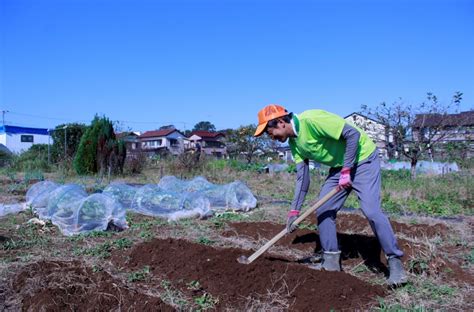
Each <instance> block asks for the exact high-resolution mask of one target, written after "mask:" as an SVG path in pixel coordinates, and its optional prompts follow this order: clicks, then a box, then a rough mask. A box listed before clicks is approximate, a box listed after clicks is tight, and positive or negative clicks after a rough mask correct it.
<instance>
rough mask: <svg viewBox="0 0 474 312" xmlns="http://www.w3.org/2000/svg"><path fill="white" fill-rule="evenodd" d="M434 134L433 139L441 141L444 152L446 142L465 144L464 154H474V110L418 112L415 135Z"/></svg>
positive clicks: (414, 123) (440, 149)
mask: <svg viewBox="0 0 474 312" xmlns="http://www.w3.org/2000/svg"><path fill="white" fill-rule="evenodd" d="M430 131H436V132H435V133H431V134H432V141H438V142H440V143H441V145H440V146H439V147H440V148H439V151H438V152H441V154H443V153H444V149H445V147H446V144H449V143H451V144H452V145H459V146H464V148H463V156H464V157H472V156H474V110H471V111H467V112H460V113H457V114H446V115H441V114H417V115H416V116H415V121H414V122H413V136H414V137H419V136H420V134H423V135H429V134H430V133H429V132H430Z"/></svg>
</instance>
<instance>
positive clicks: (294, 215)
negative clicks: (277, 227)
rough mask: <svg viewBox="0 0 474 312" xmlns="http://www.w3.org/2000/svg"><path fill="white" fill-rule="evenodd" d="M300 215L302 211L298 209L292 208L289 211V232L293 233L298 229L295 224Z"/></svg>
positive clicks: (287, 229) (287, 226)
mask: <svg viewBox="0 0 474 312" xmlns="http://www.w3.org/2000/svg"><path fill="white" fill-rule="evenodd" d="M299 215H300V212H299V211H298V210H290V211H289V212H288V219H287V220H286V231H287V233H291V232H293V231H294V230H296V225H295V224H293V222H295V220H296V219H298V216H299Z"/></svg>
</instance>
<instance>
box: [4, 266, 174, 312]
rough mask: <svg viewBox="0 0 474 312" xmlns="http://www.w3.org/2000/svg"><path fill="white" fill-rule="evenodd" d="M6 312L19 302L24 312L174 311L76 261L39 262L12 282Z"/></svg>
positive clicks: (26, 269) (156, 300)
mask: <svg viewBox="0 0 474 312" xmlns="http://www.w3.org/2000/svg"><path fill="white" fill-rule="evenodd" d="M10 289H11V291H12V292H13V294H11V295H10V296H8V297H9V302H10V303H8V302H7V305H6V310H8V309H10V308H12V306H13V305H15V300H18V301H21V305H22V309H23V310H24V311H58V312H59V311H110V310H114V309H116V310H125V311H174V309H173V308H172V307H170V306H167V305H166V304H164V303H163V301H161V299H159V298H156V297H152V296H148V295H145V294H142V293H139V292H138V291H135V290H133V289H130V288H128V287H127V286H126V285H124V284H123V283H122V282H120V281H119V280H116V279H114V278H113V277H112V276H110V275H109V274H108V273H106V272H94V271H93V270H92V269H91V268H88V267H84V266H83V265H82V264H81V263H80V262H78V261H72V262H60V261H41V262H37V263H34V264H31V265H28V266H26V267H25V268H24V269H23V270H22V271H21V272H20V273H19V274H18V275H16V276H15V277H14V278H13V280H12V282H11V287H10Z"/></svg>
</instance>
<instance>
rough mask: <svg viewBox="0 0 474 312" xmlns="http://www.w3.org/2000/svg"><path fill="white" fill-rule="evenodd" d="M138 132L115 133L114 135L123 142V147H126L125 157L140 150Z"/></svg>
mask: <svg viewBox="0 0 474 312" xmlns="http://www.w3.org/2000/svg"><path fill="white" fill-rule="evenodd" d="M139 136H140V132H132V131H127V132H119V133H116V134H115V137H116V138H117V139H119V140H123V141H124V142H125V147H126V149H127V157H129V156H131V155H134V154H137V153H139V152H140V151H141V144H140V139H139Z"/></svg>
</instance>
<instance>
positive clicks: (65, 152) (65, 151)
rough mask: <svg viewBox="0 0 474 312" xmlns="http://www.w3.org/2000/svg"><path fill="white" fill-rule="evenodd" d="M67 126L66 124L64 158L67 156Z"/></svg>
mask: <svg viewBox="0 0 474 312" xmlns="http://www.w3.org/2000/svg"><path fill="white" fill-rule="evenodd" d="M66 129H67V126H64V158H66V156H67V130H66Z"/></svg>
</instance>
